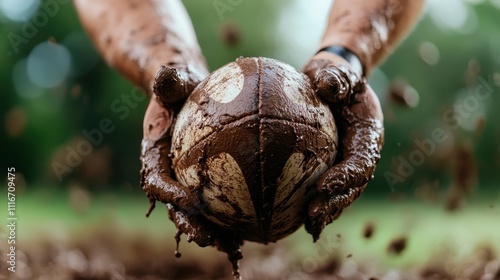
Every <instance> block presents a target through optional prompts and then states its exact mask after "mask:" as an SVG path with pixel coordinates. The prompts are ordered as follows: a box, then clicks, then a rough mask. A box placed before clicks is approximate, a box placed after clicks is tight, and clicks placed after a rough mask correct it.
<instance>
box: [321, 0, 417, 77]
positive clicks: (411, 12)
mask: <svg viewBox="0 0 500 280" xmlns="http://www.w3.org/2000/svg"><path fill="white" fill-rule="evenodd" d="M423 4H424V0H370V1H366V0H335V3H334V4H333V6H332V10H331V13H330V16H329V19H328V26H327V29H326V32H325V35H324V37H323V40H322V43H321V47H326V46H332V45H340V46H344V47H346V48H348V49H350V50H351V51H353V52H354V53H355V54H356V55H358V57H359V58H360V59H361V61H362V63H363V64H364V65H365V74H369V73H370V72H371V70H372V69H373V67H375V66H376V65H377V64H378V63H380V62H381V60H383V59H384V58H385V56H386V55H387V54H388V53H389V52H390V51H391V50H392V49H393V47H395V46H396V44H397V43H398V42H399V41H400V40H401V39H402V38H403V37H404V36H405V34H406V33H407V32H408V31H409V29H410V28H411V27H412V26H413V25H414V23H415V22H416V20H417V19H418V17H419V15H420V12H421V10H422V7H423Z"/></svg>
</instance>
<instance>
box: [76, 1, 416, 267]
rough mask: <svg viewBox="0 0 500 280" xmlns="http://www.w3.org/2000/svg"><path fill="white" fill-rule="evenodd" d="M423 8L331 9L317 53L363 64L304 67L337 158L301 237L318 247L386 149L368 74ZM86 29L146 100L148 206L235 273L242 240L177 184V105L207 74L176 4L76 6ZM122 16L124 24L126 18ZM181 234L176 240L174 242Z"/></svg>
mask: <svg viewBox="0 0 500 280" xmlns="http://www.w3.org/2000/svg"><path fill="white" fill-rule="evenodd" d="M422 3H423V0H398V1H396V0H371V1H365V0H336V1H335V4H334V5H333V7H332V10H331V14H330V17H329V20H328V27H327V30H326V31H325V35H324V37H323V40H322V43H321V45H320V48H322V47H325V46H330V45H341V46H344V47H346V48H348V49H350V50H351V51H352V52H354V53H355V54H356V55H357V56H358V57H359V59H360V61H361V63H362V64H363V69H358V68H356V67H353V66H351V65H350V64H349V62H347V61H345V60H344V59H343V58H341V57H338V56H336V55H334V54H331V53H328V52H321V53H319V54H317V55H315V56H313V57H312V58H311V60H310V61H309V62H308V63H307V65H306V66H305V67H304V69H303V71H304V73H305V74H306V75H307V76H309V78H310V79H311V82H312V83H313V86H314V87H315V89H316V91H317V93H318V94H319V95H320V96H322V97H323V98H324V99H325V100H327V101H328V102H330V104H331V109H332V111H333V112H334V114H335V116H336V118H337V123H338V124H339V133H340V135H339V139H343V140H342V143H341V148H342V149H341V151H340V157H339V161H338V163H337V164H336V165H335V166H333V167H332V168H331V169H329V170H328V171H327V172H326V173H325V174H324V175H323V176H322V177H321V179H320V180H319V182H318V195H317V196H316V197H315V198H314V199H313V201H312V202H311V204H310V207H309V211H308V213H309V215H308V218H307V221H306V229H307V230H308V232H310V233H311V234H312V235H313V238H314V240H317V239H318V237H319V235H320V233H321V231H322V230H323V228H324V227H325V226H326V225H327V224H328V223H331V222H332V221H333V220H334V219H335V218H337V217H338V216H339V215H340V213H341V211H342V210H343V209H344V208H345V207H347V206H348V205H350V204H351V203H352V202H353V201H354V200H355V199H356V198H357V197H359V195H360V194H361V193H362V191H363V189H364V188H365V186H366V183H367V182H368V181H369V180H370V179H371V178H372V176H373V172H374V170H375V166H376V164H377V162H378V159H379V158H380V149H381V147H382V143H383V126H382V122H383V117H382V111H381V108H380V104H379V101H378V98H377V96H376V95H375V93H374V92H373V90H372V89H371V88H370V86H369V85H367V84H366V79H365V78H364V77H365V76H366V75H368V74H369V73H371V71H372V70H373V67H375V66H376V65H377V64H378V63H380V61H381V60H382V59H383V58H384V57H385V56H386V55H387V54H388V53H389V52H390V51H391V50H392V48H393V47H394V46H395V45H396V44H397V43H398V42H399V41H400V40H401V39H402V37H403V36H404V35H405V34H406V33H407V32H408V31H409V29H410V27H411V26H412V25H413V24H414V22H415V21H416V19H417V18H418V15H419V13H420V10H421V7H422ZM75 6H76V8H77V11H78V14H79V17H80V19H81V22H82V25H83V27H84V28H85V30H86V31H87V33H88V34H89V35H90V37H91V38H92V40H93V41H94V44H95V45H96V46H97V49H98V50H99V51H100V52H101V54H102V56H103V57H104V59H105V60H106V61H107V63H108V64H109V65H111V66H112V67H114V68H116V69H117V70H118V71H120V72H121V73H122V74H123V75H124V76H125V77H126V78H127V79H129V80H130V81H131V82H133V83H134V84H135V85H137V86H139V87H141V88H143V89H144V91H145V92H146V94H148V95H149V96H151V100H150V103H149V105H148V108H147V110H146V114H145V117H144V139H143V142H142V151H141V160H142V163H143V167H142V170H141V186H142V188H143V189H144V191H145V192H146V193H147V197H148V199H149V201H150V209H149V211H148V213H147V215H149V214H150V213H151V211H152V210H153V209H154V206H155V202H156V201H160V202H162V203H164V204H166V205H167V209H168V212H169V217H170V219H171V220H172V221H173V222H174V223H175V225H176V227H177V228H178V229H179V231H180V232H181V233H184V234H186V235H187V236H188V241H195V242H196V243H197V244H198V245H200V246H202V247H203V246H209V245H211V246H216V247H217V248H218V249H219V250H221V251H224V252H226V253H228V256H229V258H230V260H231V261H232V263H233V266H234V267H235V276H237V260H238V259H240V258H241V252H240V245H241V244H242V241H241V240H240V239H238V238H237V237H235V236H233V235H232V234H231V233H230V232H228V231H224V230H221V229H220V228H218V227H217V226H215V225H214V224H213V223H211V222H209V221H208V220H207V219H206V218H204V217H203V216H202V215H200V214H199V211H200V210H201V209H202V208H203V203H202V201H201V200H200V199H199V197H200V196H199V195H200V194H199V193H197V192H196V191H195V190H191V189H188V188H186V187H184V186H183V185H181V184H180V183H178V182H177V181H175V179H174V176H173V172H172V170H171V169H170V167H171V162H170V157H169V156H168V154H169V153H170V145H171V139H170V133H171V128H172V124H173V122H174V119H175V116H176V114H177V113H178V112H179V110H180V107H181V104H182V103H183V101H184V100H185V98H186V97H187V96H189V94H190V93H191V91H192V90H193V89H194V87H195V86H196V85H197V84H198V83H199V82H200V81H201V80H203V79H204V78H205V77H206V76H207V75H208V69H207V67H206V63H205V60H204V58H203V55H202V53H201V50H200V48H199V45H198V42H197V39H196V35H195V33H194V30H193V28H192V25H191V22H190V20H189V17H188V15H187V13H186V11H185V9H184V7H183V6H182V3H181V2H180V0H169V1H161V0H75ZM125 15H126V16H125ZM178 238H179V234H178V235H176V240H178Z"/></svg>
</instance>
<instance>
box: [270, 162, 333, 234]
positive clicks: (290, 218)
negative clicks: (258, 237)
mask: <svg viewBox="0 0 500 280" xmlns="http://www.w3.org/2000/svg"><path fill="white" fill-rule="evenodd" d="M302 156H303V155H302ZM290 160H291V161H294V162H295V163H292V164H296V163H297V160H298V158H294V159H293V158H292V157H291V158H290ZM287 163H288V162H287ZM304 164H305V162H304V161H302V162H301V166H300V168H302V169H304V168H306V167H305V166H304ZM311 167H315V168H314V170H312V172H311V170H305V171H300V173H301V176H300V178H298V176H296V177H295V178H294V179H295V180H297V179H298V181H296V182H289V184H286V183H285V182H284V181H283V184H280V185H279V187H278V193H277V196H279V197H280V199H279V200H278V199H277V200H276V201H275V203H274V206H275V210H274V211H273V219H272V222H271V228H272V229H273V232H272V235H271V238H275V239H276V240H278V239H281V238H283V237H285V236H286V235H289V234H291V233H293V230H292V229H293V228H295V229H298V228H299V227H300V226H301V225H302V223H303V222H304V219H305V213H307V202H308V201H310V199H311V198H312V196H313V195H314V194H315V193H316V191H315V186H314V184H315V183H316V181H317V180H318V179H319V177H320V176H321V175H322V174H323V173H324V172H325V171H326V170H327V169H328V166H327V165H326V163H324V162H322V161H321V160H320V161H319V164H317V165H315V166H311ZM290 171H291V172H297V171H296V170H295V168H294V169H291V170H289V171H287V170H286V169H283V174H282V176H284V177H286V176H287V175H286V174H287V172H290ZM280 177H281V176H280ZM304 179H305V180H304ZM300 181H302V182H300ZM297 184H300V187H299V188H294V186H297Z"/></svg>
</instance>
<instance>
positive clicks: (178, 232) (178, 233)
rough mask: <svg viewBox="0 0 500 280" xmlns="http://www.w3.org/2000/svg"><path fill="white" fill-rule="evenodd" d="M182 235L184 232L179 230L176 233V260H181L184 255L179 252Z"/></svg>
mask: <svg viewBox="0 0 500 280" xmlns="http://www.w3.org/2000/svg"><path fill="white" fill-rule="evenodd" d="M181 235H182V232H181V231H180V230H177V231H176V232H175V236H174V238H175V243H176V245H175V257H176V258H180V257H181V256H182V254H181V253H180V252H179V243H180V242H181Z"/></svg>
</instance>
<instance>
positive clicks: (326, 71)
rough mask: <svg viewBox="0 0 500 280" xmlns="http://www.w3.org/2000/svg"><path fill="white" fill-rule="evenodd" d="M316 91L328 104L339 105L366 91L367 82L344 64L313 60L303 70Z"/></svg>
mask: <svg viewBox="0 0 500 280" xmlns="http://www.w3.org/2000/svg"><path fill="white" fill-rule="evenodd" d="M303 71H304V73H305V74H306V75H307V76H308V77H309V79H310V80H311V82H312V85H313V88H314V90H315V91H316V92H317V93H318V94H319V95H320V96H321V97H322V98H323V99H324V100H325V101H326V102H328V103H338V102H340V101H342V100H345V99H347V98H348V97H349V96H351V95H353V94H355V93H360V92H363V91H364V85H365V80H364V79H362V78H360V76H359V75H358V74H357V73H356V72H354V71H352V70H351V69H350V68H349V67H347V66H345V65H342V64H338V65H337V64H334V63H332V62H330V61H328V60H312V61H310V62H309V63H308V64H307V65H306V66H305V67H304V69H303Z"/></svg>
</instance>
